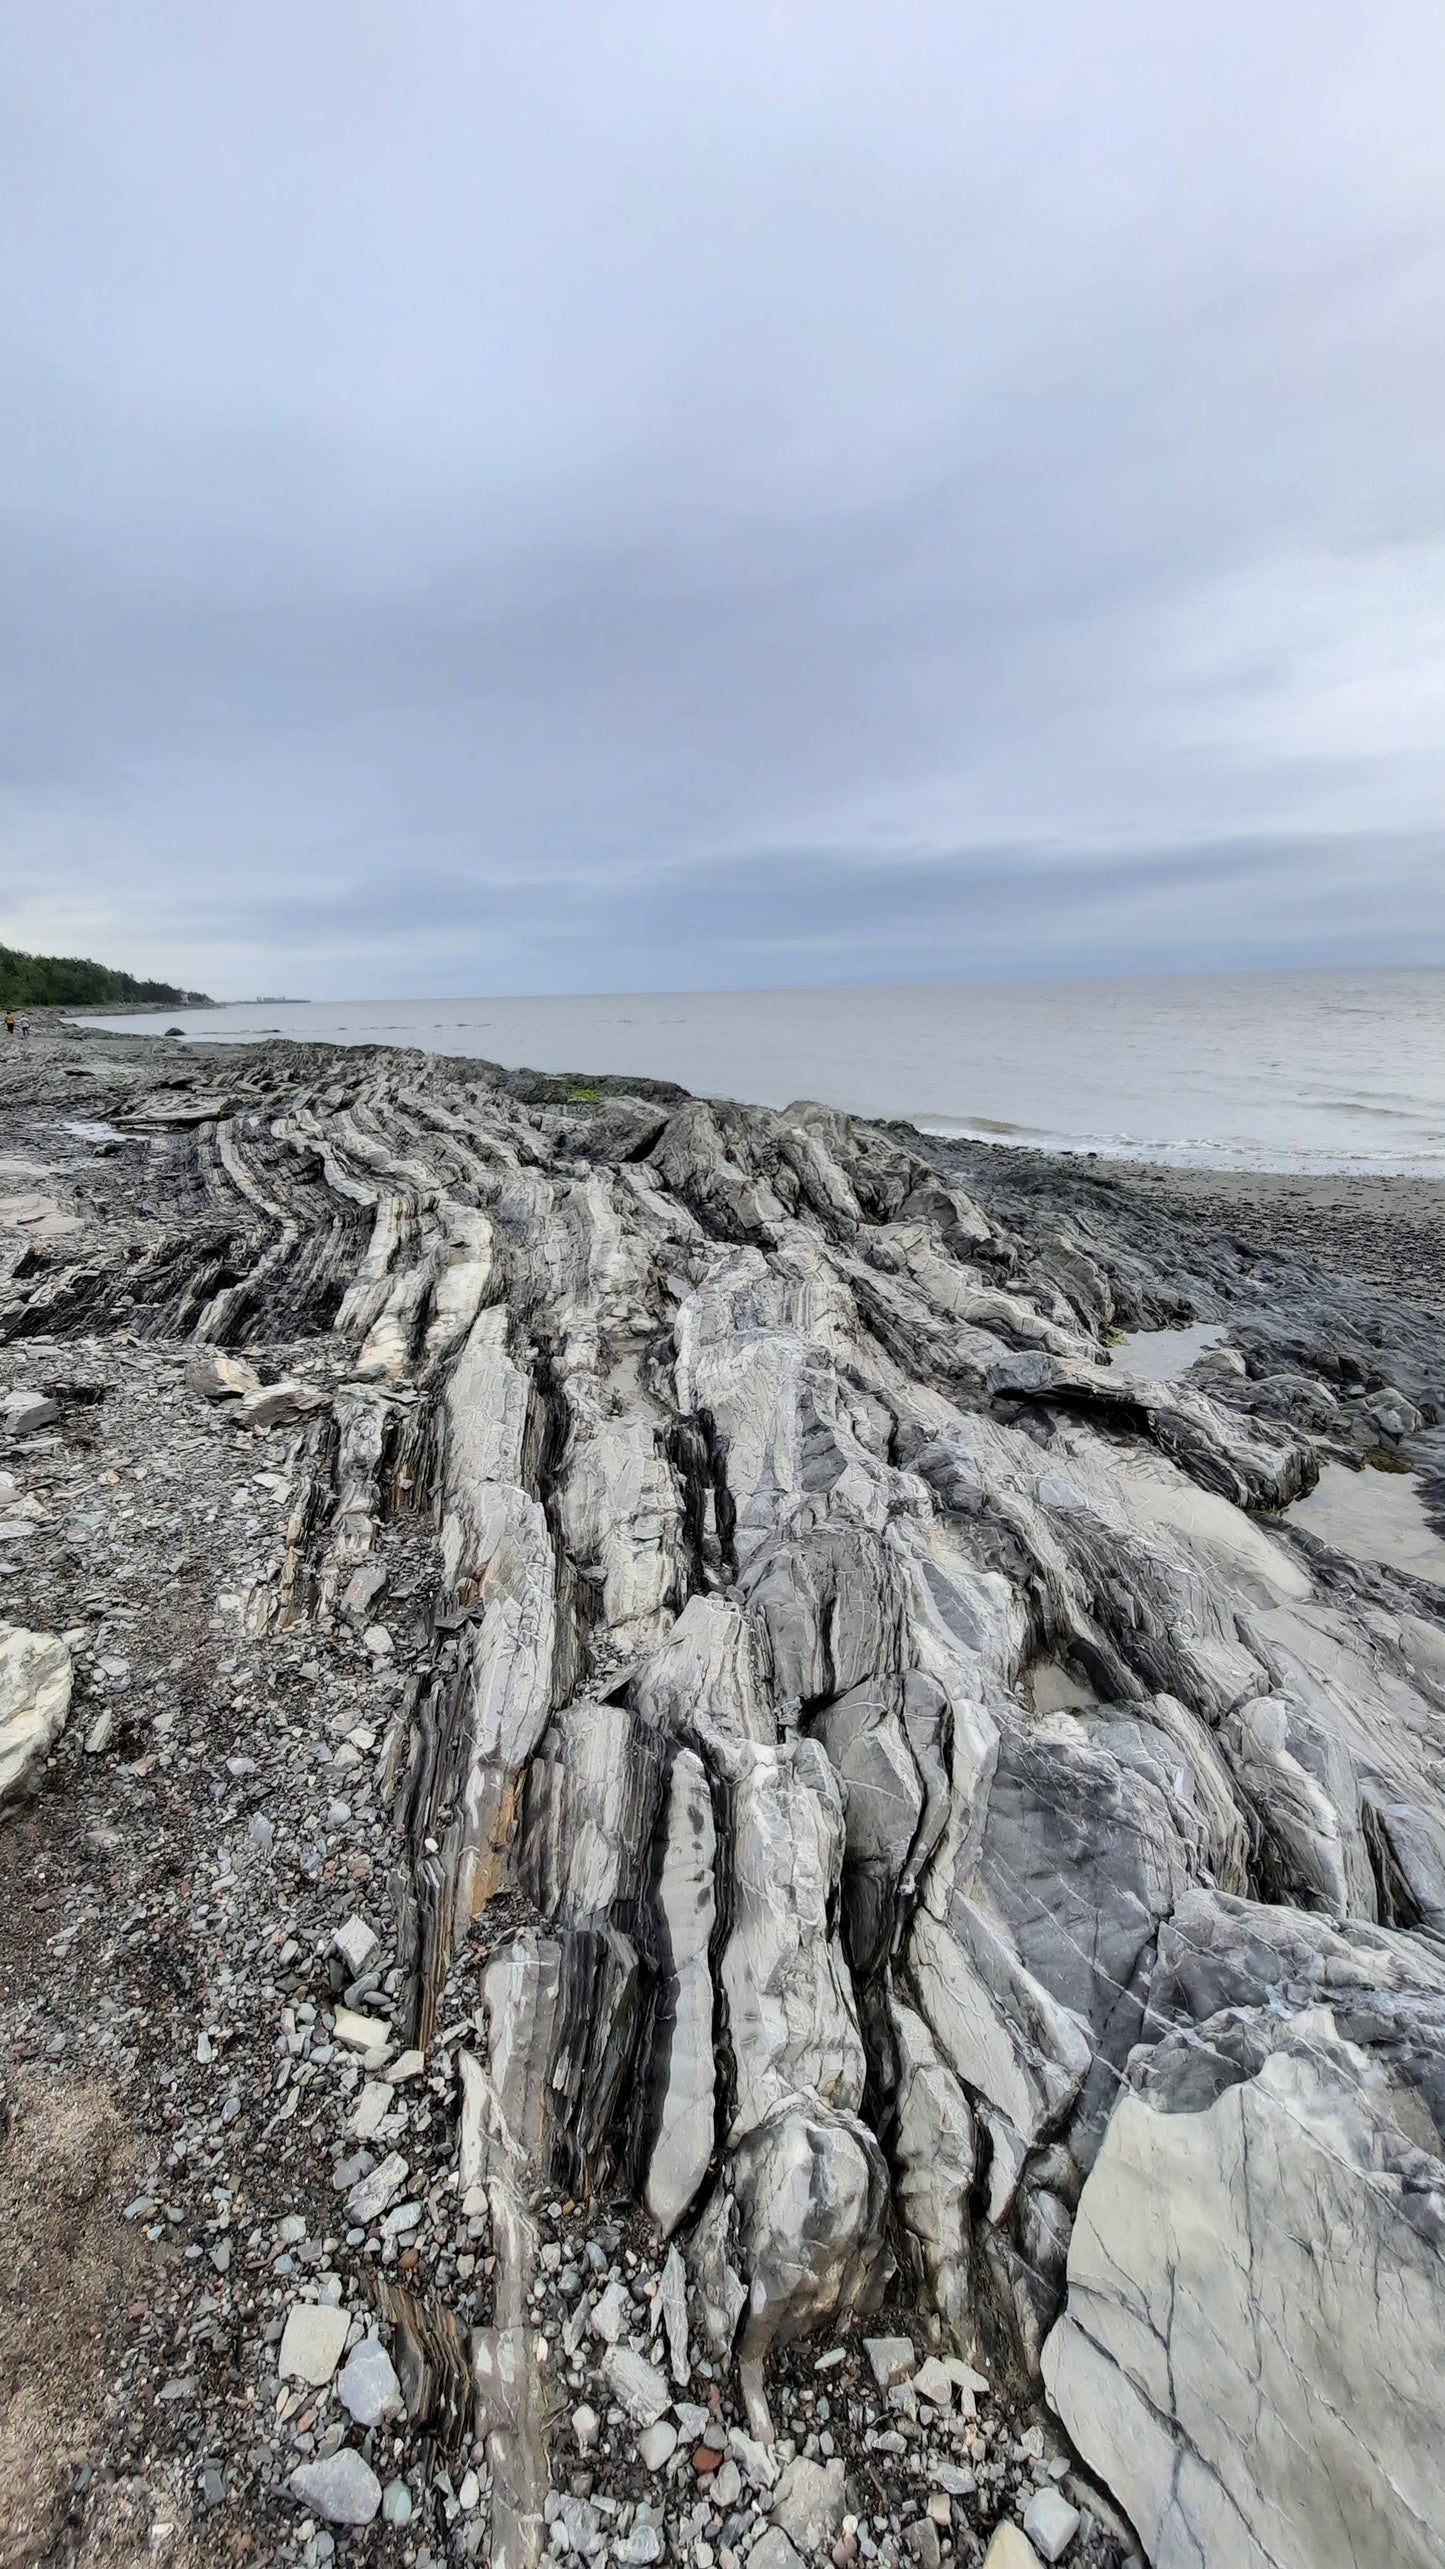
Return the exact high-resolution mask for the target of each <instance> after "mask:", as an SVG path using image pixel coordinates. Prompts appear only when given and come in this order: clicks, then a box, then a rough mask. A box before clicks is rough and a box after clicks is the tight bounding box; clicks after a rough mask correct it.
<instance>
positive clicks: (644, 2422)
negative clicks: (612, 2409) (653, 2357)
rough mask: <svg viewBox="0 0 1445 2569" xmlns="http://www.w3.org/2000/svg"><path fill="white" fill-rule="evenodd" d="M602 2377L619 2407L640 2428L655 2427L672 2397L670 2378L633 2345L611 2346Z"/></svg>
mask: <svg viewBox="0 0 1445 2569" xmlns="http://www.w3.org/2000/svg"><path fill="white" fill-rule="evenodd" d="M602 2372H603V2377H604V2379H605V2381H606V2383H607V2386H608V2389H609V2390H610V2391H611V2393H612V2396H613V2398H614V2399H615V2400H616V2401H617V2403H618V2405H619V2407H621V2408H625V2409H626V2411H627V2414H628V2416H629V2417H630V2418H631V2419H632V2421H633V2423H634V2425H637V2426H653V2425H655V2424H656V2422H657V2420H658V2419H659V2418H660V2417H661V2415H662V2413H663V2411H664V2409H665V2408H667V2406H668V2404H669V2402H670V2401H671V2398H672V2393H671V2391H670V2390H669V2388H668V2384H667V2377H666V2375H665V2374H663V2373H660V2372H659V2371H658V2369H657V2366H656V2365H655V2364H649V2362H648V2360H647V2358H646V2356H645V2355H639V2354H638V2353H637V2351H636V2348H635V2347H632V2346H609V2347H608V2349H607V2352H606V2354H605V2355H604V2356H603V2359H602Z"/></svg>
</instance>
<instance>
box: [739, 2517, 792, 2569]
mask: <svg viewBox="0 0 1445 2569" xmlns="http://www.w3.org/2000/svg"><path fill="white" fill-rule="evenodd" d="M748 2560H749V2562H750V2563H751V2564H752V2569H803V2564H802V2561H801V2560H800V2559H799V2557H798V2554H797V2552H796V2551H795V2549H794V2548H793V2545H792V2543H791V2542H790V2541H789V2540H788V2537H787V2535H786V2534H785V2533H784V2531H783V2528H782V2526H781V2525H780V2524H770V2525H768V2526H767V2527H766V2528H765V2529H764V2531H763V2532H762V2533H760V2534H759V2536H758V2538H757V2541H756V2542H755V2543H754V2544H753V2547H752V2549H751V2551H750V2552H749V2553H748Z"/></svg>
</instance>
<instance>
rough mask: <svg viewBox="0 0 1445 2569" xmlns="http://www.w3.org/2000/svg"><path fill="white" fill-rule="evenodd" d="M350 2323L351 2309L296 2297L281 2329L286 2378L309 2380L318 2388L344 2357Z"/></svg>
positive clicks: (281, 2368) (282, 2368)
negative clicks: (342, 2353) (301, 2299)
mask: <svg viewBox="0 0 1445 2569" xmlns="http://www.w3.org/2000/svg"><path fill="white" fill-rule="evenodd" d="M350 2326H351V2315H350V2313H349V2311H345V2310H340V2309H338V2308H337V2307H336V2306H335V2304H334V2303H331V2302H324V2301H295V2302H293V2303H292V2305H291V2308H290V2309H289V2311H288V2312H287V2314H286V2325H285V2328H284V2329H283V2330H282V2332H281V2351H280V2354H279V2355H278V2357H277V2359H276V2360H277V2366H278V2369H279V2371H280V2373H281V2375H282V2378H283V2380H286V2381H292V2382H309V2383H310V2384H311V2386H312V2388H313V2389H314V2390H319V2389H320V2388H321V2385H322V2383H323V2382H329V2381H330V2379H331V2376H332V2374H333V2373H334V2372H335V2370H336V2367H337V2365H338V2364H339V2363H340V2361H341V2351H342V2348H343V2347H344V2346H345V2344H346V2338H347V2331H348V2330H349V2328H350Z"/></svg>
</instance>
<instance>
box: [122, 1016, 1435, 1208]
mask: <svg viewBox="0 0 1445 2569" xmlns="http://www.w3.org/2000/svg"><path fill="white" fill-rule="evenodd" d="M85 1022H88V1023H90V1024H92V1025H96V1026H99V1027H105V1026H108V1025H113V1024H115V1023H116V1021H115V1020H114V1019H107V1018H91V1019H89V1020H86V1021H85ZM123 1022H124V1023H125V1025H126V1026H128V1027H135V1028H136V1029H138V1030H141V1029H147V1028H151V1029H154V1030H156V1031H157V1032H159V1031H160V1030H161V1029H163V1028H164V1027H166V1026H169V1025H179V1026H182V1027H184V1028H185V1029H186V1030H187V1032H189V1033H191V1034H195V1035H202V1036H204V1037H206V1038H207V1039H208V1040H209V1041H212V1042H214V1041H215V1040H216V1039H217V1038H218V1037H219V1038H227V1037H230V1038H234V1039H236V1040H241V1039H243V1038H244V1039H248V1040H254V1039H255V1037H256V1036H257V1035H258V1034H263V1033H268V1032H269V1033H271V1034H275V1035H281V1036H291V1037H293V1038H295V1039H297V1040H299V1041H302V1042H304V1041H306V1040H307V1039H308V1038H310V1037H317V1036H324V1037H326V1038H327V1039H328V1040H330V1041H335V1042H339V1043H358V1044H359V1043H381V1044H401V1045H417V1046H420V1047H421V1048H422V1049H424V1050H425V1051H428V1052H438V1053H462V1054H470V1055H482V1056H485V1057H486V1058H487V1059H489V1060H492V1061H497V1062H502V1063H504V1064H505V1065H506V1066H507V1067H508V1068H511V1069H517V1068H521V1067H523V1066H526V1067H528V1068H531V1069H534V1070H548V1071H574V1072H576V1073H577V1075H578V1077H579V1079H585V1077H586V1075H587V1073H588V1072H593V1071H620V1072H631V1073H634V1074H636V1073H642V1074H646V1075H648V1076H650V1077H652V1078H655V1079H672V1080H677V1081H679V1082H680V1083H681V1084H682V1086H683V1087H685V1088H690V1089H694V1090H697V1091H699V1092H700V1093H701V1094H703V1095H705V1096H712V1097H739V1098H744V1099H747V1100H749V1101H750V1102H752V1103H754V1104H758V1105H766V1106H785V1105H787V1104H788V1103H789V1102H790V1100H792V1099H794V1098H801V1097H816V1098H822V1099H824V1100H826V1101H827V1102H828V1103H829V1104H830V1105H834V1106H842V1107H846V1108H848V1109H849V1110H851V1111H852V1112H853V1113H855V1114H862V1115H880V1116H904V1117H907V1118H908V1119H909V1120H910V1121H911V1122H913V1123H916V1124H921V1125H924V1126H926V1127H928V1128H930V1129H931V1130H934V1131H941V1132H949V1133H963V1134H973V1135H977V1136H978V1137H980V1138H981V1139H984V1140H992V1141H1010V1142H1021V1143H1026V1144H1029V1145H1032V1146H1034V1147H1036V1148H1040V1149H1047V1150H1071V1151H1081V1150H1097V1151H1102V1152H1112V1153H1117V1154H1122V1155H1125V1156H1128V1157H1131V1158H1146V1159H1159V1160H1167V1161H1173V1162H1176V1163H1185V1164H1193V1165H1195V1166H1198V1167H1216V1168H1293V1169H1355V1170H1361V1171H1364V1170H1386V1171H1390V1170H1393V1171H1400V1172H1408V1173H1411V1174H1414V1175H1417V1176H1425V1177H1433V1176H1445V972H1329V973H1325V972H1290V973H1219V974H1207V975H1205V974H1201V975H1198V976H1193V977H1189V978H1169V979H1156V980H1130V981H1049V982H1017V981H1015V982H962V983H953V982H933V983H922V984H917V985H912V986H906V987H887V986H878V987H874V988H867V989H847V990H710V991H687V992H683V993H679V994H667V993H650V994H647V995H645V996H641V997H632V998H629V997H621V998H618V997H610V998H576V999H396V1000H385V999H365V1000H352V1001H344V1000H326V1001H322V1002H316V1003H315V1004H313V1005H311V1006H301V1005H295V1006H278V1005H277V1004H276V1003H275V1002H274V1001H273V1002H270V1003H264V1002H262V1003H258V1004H256V1005H251V1006H244V1007H228V1008H214V1009H198V1010H194V1011H190V1012H186V1011H181V1012H179V1013H173V1012H162V1013H161V1014H159V1015H156V1016H148V1017H134V1018H127V1019H125V1020H124V1021H123Z"/></svg>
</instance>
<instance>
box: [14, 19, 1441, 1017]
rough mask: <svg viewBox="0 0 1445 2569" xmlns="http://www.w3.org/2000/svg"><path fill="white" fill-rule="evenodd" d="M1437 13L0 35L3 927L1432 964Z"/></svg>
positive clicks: (244, 977) (146, 964) (100, 26)
mask: <svg viewBox="0 0 1445 2569" xmlns="http://www.w3.org/2000/svg"><path fill="white" fill-rule="evenodd" d="M1442 95H1445V9H1442V7H1441V6H1440V0H1410V5H1400V0H1369V5H1368V6H1366V5H1362V0H1342V5H1338V6H1335V5H1330V0H1263V5H1262V0H1207V5H1198V6H1190V5H1176V0H1163V5H1161V0H1005V4H1004V5H1001V0H980V4H979V5H974V0H937V5H934V0H577V4H576V5H562V0H423V5H420V6H418V5H416V0H386V4H385V5H383V0H205V5H204V6H199V7H198V6H197V5H196V0H171V5H165V0H157V5H153V6H148V5H143V0H104V5H103V6H97V5H96V0H10V5H9V6H8V7H7V8H6V9H5V10H4V11H3V14H0V583H3V586H0V720H3V728H0V935H3V936H4V937H5V938H7V939H8V940H9V941H10V942H13V943H19V944H22V945H26V946H32V947H37V948H41V949H44V950H57V949H58V950H61V951H66V952H77V951H79V952H89V953H94V954H98V955H101V956H103V957H105V958H106V959H108V960H110V961H113V962H118V963H124V964H127V965H129V966H130V967H131V968H132V969H139V970H144V971H148V972H162V973H164V974H166V975H168V976H174V977H178V978H181V979H183V980H185V981H187V982H189V983H193V984H196V985H198V986H202V987H205V988H209V989H212V990H215V991H219V992H223V993H246V992H250V991H252V990H256V989H260V990H263V991H268V992H271V991H277V990H284V991H287V992H290V991H299V992H301V993H304V994H311V995H316V996H324V995H341V994H344V995H348V996H357V995H365V994H368V993H374V994H386V995H408V994H426V993H456V994H460V993H470V992H502V991H509V990H510V991H525V990H533V991H547V990H569V989H571V990H586V989H603V990H606V989H614V990H615V989H639V990H640V989H650V988H663V989H666V988H687V987H705V986H708V985H714V986H716V985H722V986H727V985H732V984H748V983H775V984H777V983H781V984H791V983H801V982H829V981H850V980H860V979H886V980H893V979H903V978H910V977H926V978H931V979H945V978H967V977H970V976H972V975H977V974H998V973H1027V974H1031V975H1033V974H1041V973H1049V974H1052V973H1068V972H1099V971H1116V970H1123V971H1128V970H1152V969H1157V968H1164V969H1178V968H1189V967H1191V966H1196V967H1205V966H1209V967H1213V966H1219V965H1230V964H1236V963H1237V964H1266V963H1267V964H1277V963H1317V962H1334V961H1351V962H1354V961H1371V960H1378V961H1402V962H1422V961H1433V962H1445V331H1442V322H1441V315H1442V311H1445V147H1442V121H1441V99H1442Z"/></svg>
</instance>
